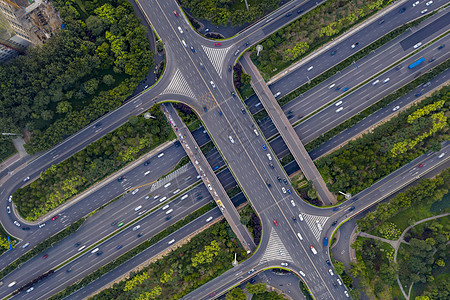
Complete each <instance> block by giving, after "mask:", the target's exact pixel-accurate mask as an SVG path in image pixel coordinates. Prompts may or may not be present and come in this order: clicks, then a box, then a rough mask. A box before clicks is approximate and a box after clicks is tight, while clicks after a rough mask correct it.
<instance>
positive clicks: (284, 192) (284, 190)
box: [281, 186, 286, 194]
mask: <svg viewBox="0 0 450 300" xmlns="http://www.w3.org/2000/svg"><path fill="white" fill-rule="evenodd" d="M281 190H282V191H283V194H286V189H285V188H284V186H283V187H282V188H281Z"/></svg>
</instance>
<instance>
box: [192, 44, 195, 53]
mask: <svg viewBox="0 0 450 300" xmlns="http://www.w3.org/2000/svg"><path fill="white" fill-rule="evenodd" d="M191 51H192V52H193V53H195V48H194V46H192V45H191Z"/></svg>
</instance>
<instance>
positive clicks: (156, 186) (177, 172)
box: [150, 163, 192, 193]
mask: <svg viewBox="0 0 450 300" xmlns="http://www.w3.org/2000/svg"><path fill="white" fill-rule="evenodd" d="M191 164H192V163H188V164H185V165H184V166H182V167H181V168H179V169H177V170H175V171H173V172H172V173H170V174H168V175H167V176H166V177H164V178H162V179H160V180H158V181H157V182H155V183H154V184H152V187H151V188H150V193H151V192H153V191H154V190H157V189H159V188H160V187H162V186H163V185H165V184H166V183H168V182H170V181H171V180H172V179H174V178H175V177H178V176H180V175H181V174H183V173H184V172H186V171H187V170H188V168H189V167H190V165H191Z"/></svg>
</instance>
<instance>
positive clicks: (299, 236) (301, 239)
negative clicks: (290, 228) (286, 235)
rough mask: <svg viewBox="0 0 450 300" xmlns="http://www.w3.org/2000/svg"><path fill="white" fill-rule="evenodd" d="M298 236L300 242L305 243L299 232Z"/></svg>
mask: <svg viewBox="0 0 450 300" xmlns="http://www.w3.org/2000/svg"><path fill="white" fill-rule="evenodd" d="M297 236H298V238H299V239H300V241H303V237H302V235H301V234H300V232H297Z"/></svg>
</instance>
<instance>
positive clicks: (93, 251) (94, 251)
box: [91, 248, 100, 254]
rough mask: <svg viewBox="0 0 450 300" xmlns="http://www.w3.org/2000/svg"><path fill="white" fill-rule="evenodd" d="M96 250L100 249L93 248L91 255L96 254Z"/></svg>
mask: <svg viewBox="0 0 450 300" xmlns="http://www.w3.org/2000/svg"><path fill="white" fill-rule="evenodd" d="M98 250H100V248H95V249H94V250H92V251H91V253H92V254H94V253H96V252H97V251H98Z"/></svg>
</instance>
